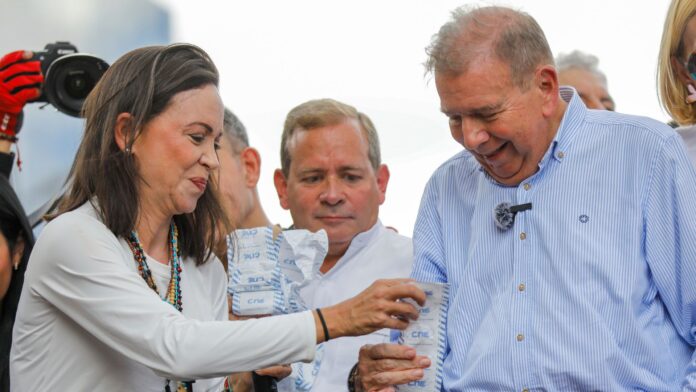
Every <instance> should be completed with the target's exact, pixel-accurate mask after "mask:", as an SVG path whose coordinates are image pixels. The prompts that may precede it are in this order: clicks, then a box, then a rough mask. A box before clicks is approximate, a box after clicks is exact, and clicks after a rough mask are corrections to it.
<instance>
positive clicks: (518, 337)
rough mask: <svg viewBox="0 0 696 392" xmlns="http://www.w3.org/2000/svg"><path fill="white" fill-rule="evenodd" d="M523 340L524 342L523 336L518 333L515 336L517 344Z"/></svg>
mask: <svg viewBox="0 0 696 392" xmlns="http://www.w3.org/2000/svg"><path fill="white" fill-rule="evenodd" d="M523 340H524V335H522V334H521V333H520V334H517V341H518V342H521V341H523Z"/></svg>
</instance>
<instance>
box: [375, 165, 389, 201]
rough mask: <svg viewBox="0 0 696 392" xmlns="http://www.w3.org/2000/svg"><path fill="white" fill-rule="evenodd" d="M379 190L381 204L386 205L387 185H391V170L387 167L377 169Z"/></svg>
mask: <svg viewBox="0 0 696 392" xmlns="http://www.w3.org/2000/svg"><path fill="white" fill-rule="evenodd" d="M375 174H376V175H377V189H379V204H380V205H381V204H382V203H384V200H385V199H386V197H387V185H388V184H389V168H388V167H387V165H379V168H377V173H375Z"/></svg>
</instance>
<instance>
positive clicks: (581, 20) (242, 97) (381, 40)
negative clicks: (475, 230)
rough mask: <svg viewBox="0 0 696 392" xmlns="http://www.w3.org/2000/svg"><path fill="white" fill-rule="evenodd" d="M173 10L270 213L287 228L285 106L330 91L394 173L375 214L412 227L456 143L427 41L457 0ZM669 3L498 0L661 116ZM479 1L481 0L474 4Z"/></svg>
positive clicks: (628, 100)
mask: <svg viewBox="0 0 696 392" xmlns="http://www.w3.org/2000/svg"><path fill="white" fill-rule="evenodd" d="M158 2H159V3H161V4H163V5H165V6H167V7H168V8H169V9H170V12H171V17H172V26H173V37H172V38H173V40H174V41H184V42H191V43H195V44H197V45H199V46H201V47H202V48H204V49H205V50H206V51H208V53H210V55H211V56H212V58H213V60H214V61H215V62H216V64H217V66H218V68H219V70H220V73H221V88H220V90H221V95H222V98H223V100H224V102H225V104H226V105H227V106H228V107H230V108H231V109H232V110H233V111H234V112H235V113H236V114H237V115H238V116H239V117H240V118H241V120H242V121H243V122H244V123H245V125H246V127H247V129H248V131H249V137H250V141H251V144H252V145H253V146H254V147H256V148H257V149H258V150H259V151H260V152H261V156H262V160H263V162H262V176H261V180H260V182H259V192H260V194H261V199H262V203H263V206H264V208H265V209H266V212H267V213H268V215H269V218H270V219H271V220H272V221H275V222H278V223H281V224H283V225H285V226H287V225H289V224H290V223H291V219H290V215H289V213H287V212H286V211H284V210H283V209H281V208H280V206H279V204H278V199H277V196H276V193H275V189H274V187H273V179H272V178H273V170H274V169H275V168H277V167H279V166H280V163H279V162H280V158H279V149H280V133H281V131H282V124H283V121H284V118H285V115H286V114H287V112H288V111H289V110H290V109H291V108H293V107H294V106H296V105H298V104H299V103H301V102H304V101H306V100H309V99H315V98H324V97H330V98H334V99H338V100H340V101H344V102H346V103H349V104H351V105H353V106H355V107H356V108H358V110H360V111H362V112H365V113H366V114H368V115H369V116H370V117H371V118H372V119H373V121H374V122H375V124H376V126H377V129H378V132H379V134H380V138H381V144H382V159H383V161H384V163H386V164H387V165H388V166H389V168H390V170H391V179H390V182H389V187H388V190H387V200H386V202H385V203H384V205H383V206H382V208H381V210H380V217H381V219H382V222H384V223H385V224H387V225H391V226H394V227H396V228H397V229H399V231H400V232H401V233H403V234H405V235H409V236H410V235H411V233H412V230H413V225H414V223H415V218H416V214H417V211H418V205H419V203H420V197H421V193H422V191H423V187H424V186H425V183H426V181H427V180H428V178H429V177H430V175H431V174H432V172H433V171H434V170H435V169H436V168H437V166H438V165H439V164H441V163H442V162H444V161H445V160H446V159H447V158H449V157H450V156H452V155H453V154H454V153H456V152H458V151H460V149H461V147H460V146H459V145H458V144H456V142H454V141H453V140H452V139H451V137H450V136H449V130H448V128H447V121H446V119H445V117H444V115H442V114H441V113H440V112H439V100H438V98H437V93H436V91H435V87H434V83H432V81H430V79H429V78H427V77H424V73H423V66H422V63H423V61H424V60H425V53H424V48H425V46H427V44H428V43H429V42H430V37H431V36H432V35H433V34H434V33H435V32H436V31H437V30H438V28H439V27H440V26H441V25H442V24H443V23H444V22H445V21H446V20H447V19H448V17H449V11H450V10H452V9H454V8H455V7H457V6H459V5H462V4H464V3H462V2H456V1H414V0H401V1H392V0H388V1H377V0H372V1H365V0H353V1H350V2H338V1H333V0H331V1H318V0H315V1H311V0H292V1H281V0H277V1H234V2H233V1H226V2H222V1H212V0H197V1H184V0H158ZM668 3H669V2H668V1H667V0H649V1H642V0H603V1H600V0H584V1H582V2H578V1H567V0H556V1H551V0H526V1H521V0H520V1H508V2H496V3H495V4H501V5H510V6H513V7H515V8H519V9H522V10H524V11H526V12H528V13H530V14H531V15H532V16H533V17H535V18H536V19H537V21H538V22H539V24H540V25H541V27H542V28H543V29H544V31H545V33H546V36H547V38H548V40H549V43H550V45H551V49H552V50H553V52H554V54H558V53H562V52H570V51H572V50H574V49H580V50H583V51H585V52H588V53H592V54H595V55H596V56H598V57H599V58H600V64H599V65H600V68H601V69H602V70H603V71H604V72H605V73H606V74H607V77H608V80H609V91H610V93H611V94H612V95H613V97H614V100H615V101H616V105H617V110H618V111H620V112H625V113H631V114H639V115H645V116H649V117H653V118H657V119H659V120H662V121H666V120H667V118H668V117H667V115H666V114H665V113H664V112H663V111H662V110H661V109H660V107H659V104H658V101H657V93H656V87H655V86H656V83H655V64H656V59H657V53H658V49H659V42H660V37H661V34H662V24H663V23H664V17H665V13H666V10H667V6H668ZM479 4H481V3H479ZM487 4H491V3H487Z"/></svg>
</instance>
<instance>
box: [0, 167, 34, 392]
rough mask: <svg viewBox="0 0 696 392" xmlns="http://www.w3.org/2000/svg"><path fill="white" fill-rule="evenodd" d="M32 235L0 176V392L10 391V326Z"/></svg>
mask: <svg viewBox="0 0 696 392" xmlns="http://www.w3.org/2000/svg"><path fill="white" fill-rule="evenodd" d="M33 246H34V236H33V234H32V231H31V227H30V226H29V221H28V220H27V217H26V215H25V213H24V209H23V208H22V205H21V204H20V202H19V199H17V195H16V194H15V192H14V190H13V189H12V187H11V186H10V183H9V182H8V181H7V179H6V178H5V177H4V176H0V299H1V300H0V390H1V391H8V390H9V389H10V374H9V370H10V347H11V346H12V326H13V325H14V321H15V315H16V313H17V303H18V302H19V294H20V292H21V291H22V283H23V282H24V271H25V270H26V268H27V259H29V254H30V253H31V250H32V248H33Z"/></svg>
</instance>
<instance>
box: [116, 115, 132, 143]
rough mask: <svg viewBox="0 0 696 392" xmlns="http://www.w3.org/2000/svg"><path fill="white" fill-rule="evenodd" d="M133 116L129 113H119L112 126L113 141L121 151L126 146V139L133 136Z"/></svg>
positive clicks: (130, 138)
mask: <svg viewBox="0 0 696 392" xmlns="http://www.w3.org/2000/svg"><path fill="white" fill-rule="evenodd" d="M133 126H134V124H133V116H132V115H131V114H130V113H120V114H119V115H118V116H117V117H116V125H115V126H114V139H115V140H114V141H115V142H116V145H117V146H118V148H119V149H120V150H121V151H125V149H126V147H128V141H129V140H132V138H133V136H132V135H133V132H134V130H133Z"/></svg>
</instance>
